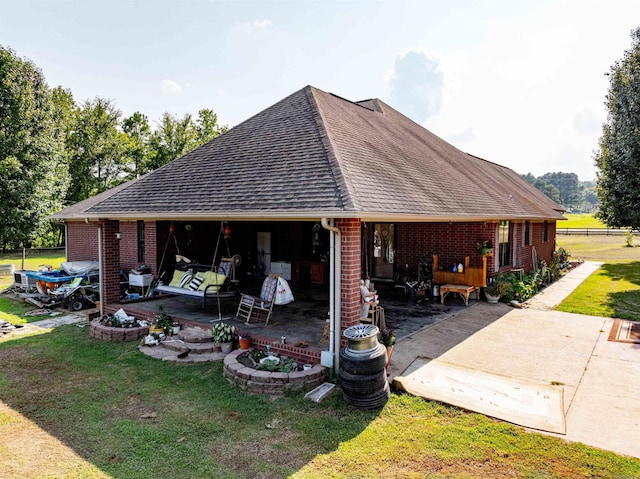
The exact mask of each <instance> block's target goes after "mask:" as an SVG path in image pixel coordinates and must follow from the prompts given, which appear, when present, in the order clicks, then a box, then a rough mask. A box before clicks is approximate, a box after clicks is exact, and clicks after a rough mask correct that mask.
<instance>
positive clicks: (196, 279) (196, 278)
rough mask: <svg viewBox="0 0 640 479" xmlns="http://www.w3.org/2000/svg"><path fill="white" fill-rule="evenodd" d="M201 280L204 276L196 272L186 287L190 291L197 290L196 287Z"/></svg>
mask: <svg viewBox="0 0 640 479" xmlns="http://www.w3.org/2000/svg"><path fill="white" fill-rule="evenodd" d="M203 281H204V278H203V277H202V276H200V273H198V274H196V275H195V276H194V277H193V278H192V279H191V282H190V283H189V286H188V287H189V289H190V290H191V291H198V288H199V287H200V285H201V284H202V282H203Z"/></svg>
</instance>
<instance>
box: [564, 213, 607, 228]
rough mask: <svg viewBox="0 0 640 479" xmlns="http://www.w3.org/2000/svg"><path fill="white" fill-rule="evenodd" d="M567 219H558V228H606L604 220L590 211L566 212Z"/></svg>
mask: <svg viewBox="0 0 640 479" xmlns="http://www.w3.org/2000/svg"><path fill="white" fill-rule="evenodd" d="M564 217H565V218H567V221H558V228H606V227H607V225H605V224H604V223H603V222H602V221H600V220H598V219H596V218H594V216H593V215H592V214H589V213H565V215H564Z"/></svg>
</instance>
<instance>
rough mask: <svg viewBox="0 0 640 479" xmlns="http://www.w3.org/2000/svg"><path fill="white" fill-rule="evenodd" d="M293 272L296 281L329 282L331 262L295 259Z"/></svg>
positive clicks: (293, 278)
mask: <svg viewBox="0 0 640 479" xmlns="http://www.w3.org/2000/svg"><path fill="white" fill-rule="evenodd" d="M291 274H292V280H293V281H294V282H295V283H311V284H326V283H328V282H329V263H326V262H321V261H294V262H293V271H292V272H291Z"/></svg>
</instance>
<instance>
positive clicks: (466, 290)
mask: <svg viewBox="0 0 640 479" xmlns="http://www.w3.org/2000/svg"><path fill="white" fill-rule="evenodd" d="M474 291H475V292H476V299H479V296H480V291H479V290H478V287H477V286H467V285H464V284H443V285H442V286H440V304H444V298H445V297H446V296H447V294H449V293H458V294H459V295H460V297H461V298H462V299H464V305H465V306H468V305H469V295H470V294H471V293H473V292H474Z"/></svg>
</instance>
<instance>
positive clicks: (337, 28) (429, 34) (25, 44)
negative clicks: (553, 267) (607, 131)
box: [0, 0, 640, 180]
mask: <svg viewBox="0 0 640 479" xmlns="http://www.w3.org/2000/svg"><path fill="white" fill-rule="evenodd" d="M639 26H640V2H639V1H637V0H628V1H617V0H593V1H589V0H584V1H579V0H567V1H561V0H555V1H471V0H466V1H463V0H447V1H435V0H422V1H420V0H415V1H414V0H404V1H403V0H398V1H391V0H387V1H361V2H356V1H338V0H326V1H322V2H318V1H305V0H300V1H268V0H265V1H257V2H250V1H222V0H210V1H203V0H187V1H177V0H166V1H151V0H145V1H134V0H131V1H124V0H111V1H93V0H85V1H69V0H67V1H60V0H48V1H47V0H41V1H31V0H0V45H2V46H4V47H9V48H12V49H13V50H15V51H16V53H17V54H18V55H19V56H21V57H25V58H28V59H30V60H32V61H33V62H34V63H35V64H36V65H37V66H38V67H40V68H41V69H42V71H43V73H44V75H45V77H46V78H47V82H48V83H49V85H51V86H56V85H62V86H64V87H66V88H70V89H71V91H72V92H73V95H74V98H75V99H76V101H78V102H82V101H83V100H86V99H88V98H93V97H95V96H100V97H103V98H109V99H112V100H113V101H114V103H115V104H116V106H117V107H118V108H119V109H120V110H121V111H122V113H123V115H124V116H128V115H130V114H132V113H133V112H135V111H141V112H142V113H145V114H146V115H147V116H148V117H149V118H150V119H151V120H152V122H153V121H155V120H157V119H158V118H159V117H160V115H161V114H162V113H163V112H165V111H169V112H171V113H173V114H177V115H179V116H182V115H183V114H184V113H187V112H189V113H193V114H195V113H196V112H197V111H198V110H199V109H201V108H211V109H213V110H214V111H215V112H216V113H218V116H219V118H220V120H221V122H222V123H224V124H228V125H230V126H233V125H236V124H238V123H240V122H241V121H243V120H245V119H247V118H249V117H251V116H252V115H254V114H255V113H257V112H259V111H261V110H263V109H264V108H267V107H268V106H270V105H272V104H273V103H275V102H277V101H278V100H280V99H282V98H284V97H286V96H287V95H289V94H290V93H293V92H294V91H297V90H299V89H300V88H302V87H304V86H305V85H313V86H316V87H318V88H320V89H322V90H325V91H330V92H332V93H335V94H337V95H339V96H342V97H344V98H347V99H350V100H354V101H355V100H362V99H366V98H372V97H375V98H380V99H381V100H383V101H385V102H387V103H388V104H390V105H391V106H392V107H394V108H395V109H397V110H398V111H400V112H402V113H404V114H405V115H407V116H409V117H410V118H412V119H413V120H414V121H416V122H418V123H420V124H421V125H423V126H424V127H426V128H427V129H429V130H430V131H432V132H433V133H435V134H436V135H438V136H440V137H442V138H444V139H445V140H447V141H449V142H451V143H452V144H454V145H455V146H457V147H458V148H460V149H461V150H463V151H466V152H469V153H472V154H474V155H477V156H480V157H483V158H486V159H488V160H491V161H494V162H496V163H499V164H502V165H505V166H508V167H510V168H513V169H514V170H515V171H517V172H518V173H527V172H531V173H533V174H535V175H542V174H544V173H546V172H549V171H567V172H574V173H577V174H578V176H579V177H580V179H585V180H586V179H593V178H595V171H596V170H595V167H594V165H593V152H594V150H596V149H597V147H598V138H599V136H600V134H601V128H602V123H603V122H604V121H605V119H606V110H605V108H604V101H605V96H606V93H607V88H608V81H607V78H606V77H605V73H606V72H607V71H609V67H610V66H611V65H612V64H613V63H614V62H615V61H616V60H618V59H620V58H621V57H622V55H623V53H624V51H625V50H626V49H628V48H629V47H630V45H631V38H630V35H629V34H630V31H631V30H632V29H633V28H636V27H639ZM417 174H418V173H417Z"/></svg>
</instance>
